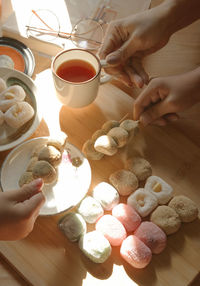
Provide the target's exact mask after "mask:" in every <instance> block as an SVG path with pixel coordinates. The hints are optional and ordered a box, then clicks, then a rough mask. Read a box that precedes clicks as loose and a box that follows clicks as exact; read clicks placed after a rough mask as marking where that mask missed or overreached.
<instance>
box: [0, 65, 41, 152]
mask: <svg viewBox="0 0 200 286" xmlns="http://www.w3.org/2000/svg"><path fill="white" fill-rule="evenodd" d="M0 77H1V78H3V79H4V80H5V81H6V83H7V85H8V86H9V85H13V84H18V85H21V86H22V87H23V88H24V90H25V92H26V98H25V100H26V101H27V102H28V103H30V104H31V105H32V107H33V108H34V110H35V115H34V117H33V118H32V119H31V120H29V121H28V122H27V123H26V124H24V125H23V126H22V127H21V128H19V129H15V128H11V127H9V126H8V125H7V124H6V123H3V124H2V125H0V152H1V151H5V150H9V149H11V148H13V147H15V146H17V145H18V144H20V143H22V142H23V141H25V140H26V139H27V138H29V137H30V136H31V135H32V134H33V133H34V131H35V130H36V128H37V127H38V125H39V123H40V112H38V104H37V88H36V86H35V84H34V82H33V80H32V79H31V78H30V77H29V76H27V75H25V74H24V73H22V72H20V71H16V70H13V69H9V68H0Z"/></svg>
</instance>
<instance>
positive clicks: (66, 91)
mask: <svg viewBox="0 0 200 286" xmlns="http://www.w3.org/2000/svg"><path fill="white" fill-rule="evenodd" d="M73 61H74V62H76V63H77V61H80V62H81V64H83V65H84V63H85V62H86V66H85V67H88V66H87V64H89V67H91V74H92V73H93V74H92V75H91V74H90V77H89V76H88V78H86V79H83V80H79V79H78V78H77V79H74V78H73V80H71V75H73V73H72V70H69V69H68V70H66V71H68V72H67V73H65V74H61V73H60V72H59V71H60V70H61V68H62V67H63V69H64V66H67V65H68V64H70V65H71V66H72V68H73ZM103 65H104V63H103V61H102V62H101V61H100V60H99V59H98V58H97V57H96V56H95V55H94V54H93V53H91V52H89V51H86V50H82V49H71V50H64V51H62V52H60V53H59V54H57V55H56V56H55V57H54V59H53V61H52V64H51V71H52V75H53V80H54V85H55V89H56V93H57V97H58V99H59V100H60V101H61V102H62V103H63V104H65V105H67V106H69V107H73V108H80V107H84V106H87V105H89V104H90V103H92V102H93V101H94V100H95V98H96V96H97V93H98V88H99V85H100V84H101V83H105V82H107V81H109V80H110V79H111V77H110V76H109V75H104V76H103V77H101V68H102V66H103ZM68 68H69V66H68ZM74 73H75V77H76V71H75V72H74ZM86 74H87V73H86ZM67 77H68V78H67ZM86 77H87V75H86ZM66 78H67V79H66ZM74 80H75V81H74Z"/></svg>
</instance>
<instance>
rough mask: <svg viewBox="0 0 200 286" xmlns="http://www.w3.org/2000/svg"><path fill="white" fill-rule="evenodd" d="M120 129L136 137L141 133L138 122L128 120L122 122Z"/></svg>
mask: <svg viewBox="0 0 200 286" xmlns="http://www.w3.org/2000/svg"><path fill="white" fill-rule="evenodd" d="M119 127H122V128H124V129H125V130H126V131H127V132H128V133H129V135H130V134H132V135H133V136H135V135H137V134H138V133H139V127H138V121H134V120H131V119H126V120H124V121H122V122H121V124H120V125H119Z"/></svg>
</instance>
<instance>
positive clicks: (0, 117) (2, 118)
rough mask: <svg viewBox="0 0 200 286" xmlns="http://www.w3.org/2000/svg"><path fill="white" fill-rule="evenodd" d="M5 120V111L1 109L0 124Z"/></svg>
mask: <svg viewBox="0 0 200 286" xmlns="http://www.w3.org/2000/svg"><path fill="white" fill-rule="evenodd" d="M3 122H4V113H3V112H2V111H1V110H0V125H1V124H3Z"/></svg>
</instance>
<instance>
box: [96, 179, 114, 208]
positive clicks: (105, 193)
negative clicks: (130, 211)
mask: <svg viewBox="0 0 200 286" xmlns="http://www.w3.org/2000/svg"><path fill="white" fill-rule="evenodd" d="M92 196H93V198H94V199H95V200H97V201H98V202H99V203H100V204H101V205H102V207H103V209H104V210H107V211H109V210H112V208H113V207H114V206H116V205H117V204H118V203H119V193H118V192H117V190H116V189H115V188H114V187H113V186H112V185H110V184H108V183H106V182H101V183H99V184H98V185H96V186H95V188H94V189H93V192H92Z"/></svg>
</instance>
